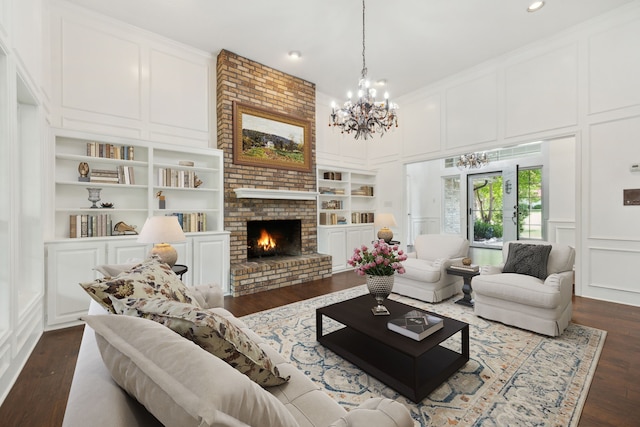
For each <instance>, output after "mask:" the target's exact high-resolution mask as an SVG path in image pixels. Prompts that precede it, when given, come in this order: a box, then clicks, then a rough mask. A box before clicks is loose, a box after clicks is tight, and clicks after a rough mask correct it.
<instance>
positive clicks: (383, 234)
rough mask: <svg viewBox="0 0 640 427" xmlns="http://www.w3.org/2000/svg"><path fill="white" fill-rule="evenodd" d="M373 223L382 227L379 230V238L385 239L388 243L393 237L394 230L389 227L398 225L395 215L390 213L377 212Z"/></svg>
mask: <svg viewBox="0 0 640 427" xmlns="http://www.w3.org/2000/svg"><path fill="white" fill-rule="evenodd" d="M373 224H374V225H377V226H378V227H381V228H380V230H378V239H384V241H385V242H387V243H389V242H390V241H391V239H393V231H391V230H390V229H389V227H397V226H398V224H396V219H395V217H394V216H393V214H390V213H379V214H376V216H375V219H374V221H373Z"/></svg>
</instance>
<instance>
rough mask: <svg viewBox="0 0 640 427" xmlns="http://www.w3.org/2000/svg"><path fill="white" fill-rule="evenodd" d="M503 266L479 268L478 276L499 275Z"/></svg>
mask: <svg viewBox="0 0 640 427" xmlns="http://www.w3.org/2000/svg"><path fill="white" fill-rule="evenodd" d="M503 267H504V264H498V265H483V266H480V274H500V273H502V268H503Z"/></svg>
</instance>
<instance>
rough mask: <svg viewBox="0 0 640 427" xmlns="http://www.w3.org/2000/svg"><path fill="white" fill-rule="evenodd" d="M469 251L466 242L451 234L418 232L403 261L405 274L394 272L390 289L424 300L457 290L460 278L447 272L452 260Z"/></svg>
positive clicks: (461, 280) (460, 286) (441, 297)
mask: <svg viewBox="0 0 640 427" xmlns="http://www.w3.org/2000/svg"><path fill="white" fill-rule="evenodd" d="M468 252H469V241H468V240H467V239H465V238H464V237H460V236H457V235H452V234H420V235H418V236H416V238H415V241H414V251H413V252H410V253H408V254H407V259H406V261H403V262H402V265H403V266H404V268H405V273H404V274H396V277H395V279H394V285H393V292H394V293H397V294H401V295H406V296H408V297H411V298H416V299H419V300H422V301H427V302H439V301H442V300H444V299H447V298H449V297H452V296H453V295H455V294H457V293H459V292H460V291H461V289H462V284H463V279H462V277H459V276H453V275H450V274H447V268H449V266H451V264H452V263H454V262H461V261H462V259H463V258H465V257H466V256H467V253H468Z"/></svg>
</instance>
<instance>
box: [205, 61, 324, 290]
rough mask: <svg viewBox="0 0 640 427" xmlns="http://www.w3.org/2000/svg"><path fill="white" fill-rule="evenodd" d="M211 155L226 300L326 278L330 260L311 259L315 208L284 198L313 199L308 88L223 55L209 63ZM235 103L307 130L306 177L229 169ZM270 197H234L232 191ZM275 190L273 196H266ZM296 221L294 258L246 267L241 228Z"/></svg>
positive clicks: (311, 202)
mask: <svg viewBox="0 0 640 427" xmlns="http://www.w3.org/2000/svg"><path fill="white" fill-rule="evenodd" d="M216 97H217V109H216V112H217V126H218V148H220V149H221V150H223V151H224V168H225V170H224V200H225V220H224V228H225V230H227V231H229V232H230V233H231V245H230V248H231V251H230V260H231V280H230V291H231V294H232V295H234V296H239V295H246V294H250V293H255V292H260V291H264V290H268V289H275V288H280V287H284V286H290V285H293V284H299V283H304V282H307V281H311V280H316V279H319V278H324V277H329V276H331V257H330V256H329V255H322V254H318V253H317V248H318V246H317V214H316V209H317V206H316V201H315V199H311V200H300V199H297V198H293V197H291V193H298V192H307V193H315V192H316V171H315V158H316V156H315V153H316V150H315V85H314V84H313V83H310V82H307V81H305V80H302V79H299V78H297V77H294V76H290V75H288V74H285V73H282V72H280V71H278V70H274V69H272V68H270V67H266V66H264V65H262V64H259V63H257V62H255V61H251V60H249V59H247V58H243V57H241V56H238V55H236V54H234V53H232V52H229V51H226V50H223V51H221V52H220V54H219V55H218V58H217V87H216ZM234 101H239V102H242V103H244V104H251V105H254V106H256V107H261V108H266V109H269V110H272V111H275V112H278V113H283V114H288V115H291V116H296V117H300V118H303V119H306V120H310V122H311V142H312V149H311V158H312V165H313V167H312V170H311V172H303V171H295V170H286V169H275V168H264V167H256V166H248V165H238V164H234V163H233V102H234ZM247 188H250V189H265V190H272V191H270V192H269V193H270V194H269V195H268V196H265V197H257V196H250V197H244V196H240V197H239V196H238V194H237V193H236V191H235V190H236V189H247ZM273 190H275V191H273ZM267 220H296V221H300V254H299V255H292V256H286V257H274V258H264V259H257V260H256V259H252V260H249V259H248V256H247V252H248V251H247V222H248V221H267Z"/></svg>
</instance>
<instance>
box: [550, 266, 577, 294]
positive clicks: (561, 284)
mask: <svg viewBox="0 0 640 427" xmlns="http://www.w3.org/2000/svg"><path fill="white" fill-rule="evenodd" d="M544 284H545V285H546V286H552V287H554V288H556V289H557V290H558V291H559V292H560V294H561V295H562V297H563V298H571V294H572V293H573V271H563V272H562V273H553V274H550V275H548V276H547V278H546V279H545V281H544Z"/></svg>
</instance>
